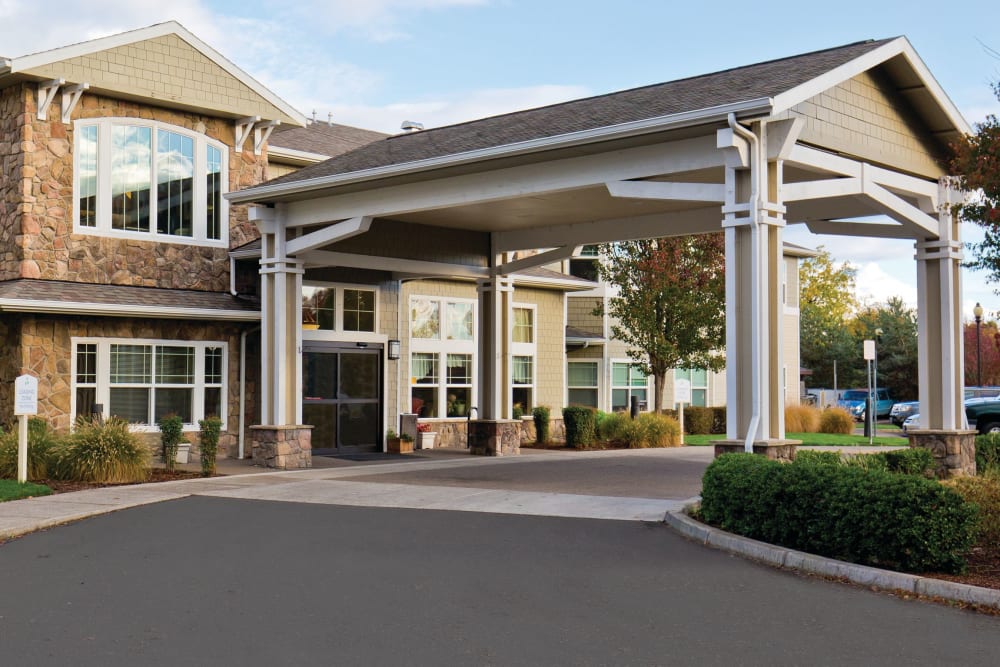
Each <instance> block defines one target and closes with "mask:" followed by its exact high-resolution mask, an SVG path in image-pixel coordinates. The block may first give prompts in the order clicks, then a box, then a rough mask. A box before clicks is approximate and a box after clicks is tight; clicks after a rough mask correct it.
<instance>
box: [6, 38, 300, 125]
mask: <svg viewBox="0 0 1000 667" xmlns="http://www.w3.org/2000/svg"><path fill="white" fill-rule="evenodd" d="M9 63H10V64H9V68H8V69H6V71H3V70H0V75H3V74H6V75H15V76H19V77H21V78H28V79H35V80H44V79H54V78H64V79H66V80H67V81H69V82H72V83H84V82H86V83H88V84H90V90H91V92H97V93H106V94H111V95H114V96H117V97H125V98H128V99H135V100H141V101H146V100H150V101H153V100H155V101H156V103H157V104H160V105H163V106H171V107H178V108H184V109H193V110H197V111H209V112H214V113H215V114H217V115H223V116H229V117H233V118H238V117H244V116H260V117H261V118H265V119H268V120H280V121H282V122H284V123H291V124H293V125H304V124H305V122H306V119H305V117H304V116H303V115H302V114H301V113H299V112H298V111H297V110H295V109H294V108H293V107H291V105H289V104H288V103H287V102H285V101H284V100H282V99H281V98H279V97H278V96H277V95H275V94H274V93H273V92H271V91H270V90H268V89H267V88H265V87H264V86H263V85H261V84H260V82H258V81H256V80H255V79H254V78H253V77H251V76H250V75H249V74H247V73H246V72H244V71H243V70H241V69H240V68H239V67H237V66H236V65H234V64H233V63H232V62H230V61H229V60H227V59H226V58H224V57H223V56H222V55H221V54H219V53H218V52H217V51H215V50H214V49H212V48H211V47H210V46H208V45H207V44H205V43H204V42H202V41H201V40H200V39H198V38H197V37H195V36H194V35H193V34H191V33H190V32H188V31H187V30H186V29H185V28H184V27H183V26H181V25H180V24H179V23H177V22H175V21H169V22H166V23H160V24H157V25H154V26H150V27H148V28H142V29H139V30H133V31H130V32H125V33H120V34H117V35H112V36H110V37H103V38H100V39H95V40H91V41H89V42H81V43H79V44H73V45H70V46H64V47H60V48H57V49H52V50H50V51H43V52H41V53H35V54H31V55H27V56H22V57H19V58H11V59H10V61H9Z"/></svg>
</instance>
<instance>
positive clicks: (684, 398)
mask: <svg viewBox="0 0 1000 667" xmlns="http://www.w3.org/2000/svg"><path fill="white" fill-rule="evenodd" d="M685 403H691V380H674V404H675V405H678V404H679V407H678V408H677V419H678V421H680V423H681V444H682V445H683V444H684V404H685Z"/></svg>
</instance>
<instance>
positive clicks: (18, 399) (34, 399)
mask: <svg viewBox="0 0 1000 667" xmlns="http://www.w3.org/2000/svg"><path fill="white" fill-rule="evenodd" d="M14 414H15V415H35V414H38V378H36V377H35V376H33V375H19V376H17V379H16V380H14Z"/></svg>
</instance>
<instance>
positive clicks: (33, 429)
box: [0, 417, 60, 479]
mask: <svg viewBox="0 0 1000 667" xmlns="http://www.w3.org/2000/svg"><path fill="white" fill-rule="evenodd" d="M18 439H19V436H18V432H17V428H16V427H15V428H12V429H8V430H7V431H0V478H6V479H17V446H18ZM59 440H60V438H59V436H58V435H57V434H56V433H55V432H54V431H52V430H51V429H49V423H48V422H47V421H45V420H44V419H42V418H41V417H29V418H28V479H47V478H48V477H49V460H50V458H51V456H52V452H53V450H54V448H56V447H58V445H59Z"/></svg>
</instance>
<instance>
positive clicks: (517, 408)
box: [511, 405, 524, 419]
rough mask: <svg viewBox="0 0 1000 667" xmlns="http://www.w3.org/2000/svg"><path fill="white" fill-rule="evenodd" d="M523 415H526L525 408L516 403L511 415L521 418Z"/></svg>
mask: <svg viewBox="0 0 1000 667" xmlns="http://www.w3.org/2000/svg"><path fill="white" fill-rule="evenodd" d="M523 416H524V408H522V407H521V406H520V405H515V406H514V409H513V410H511V417H513V418H514V419H520V418H521V417H523Z"/></svg>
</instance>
